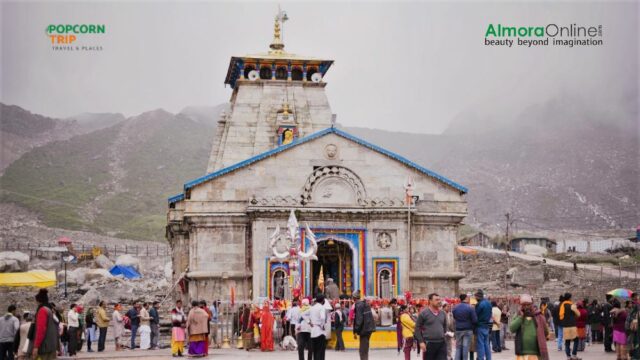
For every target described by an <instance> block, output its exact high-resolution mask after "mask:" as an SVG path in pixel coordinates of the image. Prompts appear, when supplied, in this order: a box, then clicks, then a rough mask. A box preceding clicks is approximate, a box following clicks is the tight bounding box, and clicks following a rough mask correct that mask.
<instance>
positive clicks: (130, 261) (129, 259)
mask: <svg viewBox="0 0 640 360" xmlns="http://www.w3.org/2000/svg"><path fill="white" fill-rule="evenodd" d="M116 265H122V266H132V267H133V268H134V269H136V270H137V271H138V272H140V260H138V258H136V257H134V256H132V255H129V254H124V255H120V256H118V258H117V259H116Z"/></svg>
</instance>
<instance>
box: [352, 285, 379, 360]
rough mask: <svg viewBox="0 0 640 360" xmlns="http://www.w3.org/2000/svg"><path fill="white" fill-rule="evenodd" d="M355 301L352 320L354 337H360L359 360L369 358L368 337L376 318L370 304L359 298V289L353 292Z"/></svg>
mask: <svg viewBox="0 0 640 360" xmlns="http://www.w3.org/2000/svg"><path fill="white" fill-rule="evenodd" d="M353 301H355V302H356V303H355V307H354V310H355V317H354V320H353V333H354V337H359V338H360V348H359V353H360V360H367V359H369V339H371V334H373V333H374V332H375V331H376V320H375V319H374V318H373V313H372V312H371V306H370V305H369V303H367V302H366V301H365V300H364V299H362V300H360V290H356V292H354V293H353Z"/></svg>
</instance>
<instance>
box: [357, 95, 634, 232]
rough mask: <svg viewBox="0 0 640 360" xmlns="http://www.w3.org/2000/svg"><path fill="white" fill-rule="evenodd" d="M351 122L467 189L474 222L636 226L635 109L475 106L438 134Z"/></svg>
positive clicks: (573, 104)
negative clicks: (486, 110)
mask: <svg viewBox="0 0 640 360" xmlns="http://www.w3.org/2000/svg"><path fill="white" fill-rule="evenodd" d="M636 115H637V114H636ZM634 119H635V120H634ZM478 122H479V123H478ZM348 130H349V131H350V132H352V133H354V134H356V135H359V136H362V137H364V138H366V139H370V140H372V141H374V142H375V143H377V144H379V145H381V146H383V147H387V148H389V149H390V150H394V151H397V152H398V153H400V154H403V155H405V156H406V157H408V158H410V159H413V160H415V161H417V162H418V163H420V164H423V165H424V166H426V167H428V168H430V169H432V170H434V171H436V172H438V173H440V174H442V175H444V176H446V177H448V178H450V179H452V180H454V181H457V182H458V183H460V184H463V185H464V186H466V187H468V188H469V193H468V195H467V200H468V201H469V215H470V216H469V218H468V219H467V222H468V223H470V224H473V225H475V226H478V227H483V228H488V229H491V228H493V229H494V230H496V231H498V230H499V231H504V225H505V222H506V220H505V216H504V215H505V213H507V212H509V213H511V216H512V218H513V219H516V222H515V225H516V226H517V227H518V228H519V229H528V230H532V231H535V230H541V229H556V230H557V229H590V230H593V229H619V228H624V229H632V228H635V226H636V225H637V224H638V221H640V213H639V209H640V172H639V170H638V159H639V158H640V157H639V156H640V152H639V137H638V124H637V116H635V117H633V116H631V118H629V117H620V116H619V115H616V114H614V113H609V112H602V111H597V110H595V109H594V108H593V106H591V105H590V104H589V103H585V102H581V101H579V100H577V99H561V100H555V101H549V102H546V103H542V104H539V105H537V106H532V107H530V108H527V109H524V110H523V111H522V113H521V114H520V116H518V117H517V118H516V119H508V120H500V119H498V120H494V121H486V122H483V119H482V118H478V117H477V116H474V115H471V114H469V116H464V117H463V118H461V119H456V120H455V121H453V123H452V124H451V127H450V128H449V129H448V130H447V131H446V132H445V133H444V134H442V135H419V134H408V133H393V134H391V133H388V132H382V131H377V130H370V129H358V128H350V129H348ZM418 193H419V189H418Z"/></svg>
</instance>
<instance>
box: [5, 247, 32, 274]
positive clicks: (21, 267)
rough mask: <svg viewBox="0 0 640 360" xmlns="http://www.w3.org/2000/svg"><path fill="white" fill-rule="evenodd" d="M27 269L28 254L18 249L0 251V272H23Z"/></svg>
mask: <svg viewBox="0 0 640 360" xmlns="http://www.w3.org/2000/svg"><path fill="white" fill-rule="evenodd" d="M28 269H29V255H27V254H25V253H21V252H19V251H3V252H0V272H24V271H27V270H28Z"/></svg>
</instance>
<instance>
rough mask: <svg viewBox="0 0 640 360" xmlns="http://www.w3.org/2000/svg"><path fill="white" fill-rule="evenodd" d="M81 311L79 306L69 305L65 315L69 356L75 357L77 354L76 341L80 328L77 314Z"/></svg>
mask: <svg viewBox="0 0 640 360" xmlns="http://www.w3.org/2000/svg"><path fill="white" fill-rule="evenodd" d="M81 311H82V307H80V305H76V304H71V306H70V307H69V312H68V313H67V326H68V328H67V332H68V333H69V349H68V350H69V356H75V355H76V352H78V339H79V338H80V334H79V333H78V329H79V328H80V316H79V315H78V313H80V312H81Z"/></svg>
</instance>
